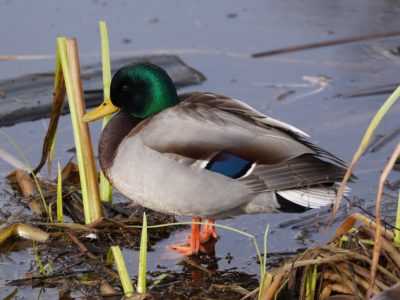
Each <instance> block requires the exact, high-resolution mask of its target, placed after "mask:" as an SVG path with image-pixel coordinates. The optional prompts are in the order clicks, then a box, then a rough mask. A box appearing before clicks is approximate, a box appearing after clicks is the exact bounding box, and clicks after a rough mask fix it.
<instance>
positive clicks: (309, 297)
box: [306, 265, 317, 300]
mask: <svg viewBox="0 0 400 300" xmlns="http://www.w3.org/2000/svg"><path fill="white" fill-rule="evenodd" d="M306 276H307V279H306V300H314V298H315V287H316V285H317V265H314V266H310V267H308V269H307V275H306Z"/></svg>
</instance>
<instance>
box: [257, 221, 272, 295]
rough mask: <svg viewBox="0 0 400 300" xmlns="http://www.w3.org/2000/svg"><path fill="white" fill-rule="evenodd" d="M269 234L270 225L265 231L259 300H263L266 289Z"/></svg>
mask: <svg viewBox="0 0 400 300" xmlns="http://www.w3.org/2000/svg"><path fill="white" fill-rule="evenodd" d="M268 232H269V224H268V225H267V228H265V231H264V257H263V261H262V272H261V285H260V292H259V293H258V298H259V299H261V297H262V295H264V292H265V291H264V289H265V280H264V279H265V269H266V267H267V241H268V239H267V238H268Z"/></svg>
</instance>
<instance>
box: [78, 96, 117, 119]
mask: <svg viewBox="0 0 400 300" xmlns="http://www.w3.org/2000/svg"><path fill="white" fill-rule="evenodd" d="M117 111H119V108H118V107H116V106H114V104H112V102H111V99H110V98H107V99H106V100H104V102H103V103H102V104H100V105H99V106H97V107H96V108H95V109H93V110H92V111H90V112H88V113H87V114H86V115H84V116H83V118H82V121H83V122H90V121H96V120H98V119H101V118H103V117H105V116H108V115H110V114H112V113H115V112H117Z"/></svg>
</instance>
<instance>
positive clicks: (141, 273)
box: [137, 213, 147, 293]
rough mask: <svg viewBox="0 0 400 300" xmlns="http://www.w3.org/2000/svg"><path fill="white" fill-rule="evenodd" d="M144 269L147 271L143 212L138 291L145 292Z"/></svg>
mask: <svg viewBox="0 0 400 300" xmlns="http://www.w3.org/2000/svg"><path fill="white" fill-rule="evenodd" d="M146 271H147V217H146V213H143V226H142V236H141V238H140V252H139V272H138V273H139V278H138V286H137V289H138V292H139V293H146Z"/></svg>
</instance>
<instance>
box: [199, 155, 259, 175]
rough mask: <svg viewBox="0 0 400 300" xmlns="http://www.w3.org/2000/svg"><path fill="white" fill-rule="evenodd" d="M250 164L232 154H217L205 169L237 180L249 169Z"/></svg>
mask: <svg viewBox="0 0 400 300" xmlns="http://www.w3.org/2000/svg"><path fill="white" fill-rule="evenodd" d="M251 165H252V162H251V161H248V160H245V159H242V158H240V157H238V156H236V155H234V154H230V153H224V152H222V153H219V154H218V155H216V156H214V157H213V158H212V160H210V162H209V163H208V164H207V166H206V169H207V170H210V171H213V172H215V173H219V174H222V175H225V176H227V177H231V178H239V177H241V176H243V175H244V174H246V172H247V171H248V170H249V169H250V168H251Z"/></svg>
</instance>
